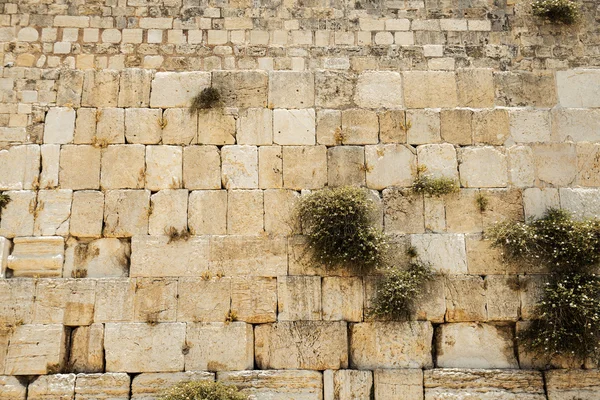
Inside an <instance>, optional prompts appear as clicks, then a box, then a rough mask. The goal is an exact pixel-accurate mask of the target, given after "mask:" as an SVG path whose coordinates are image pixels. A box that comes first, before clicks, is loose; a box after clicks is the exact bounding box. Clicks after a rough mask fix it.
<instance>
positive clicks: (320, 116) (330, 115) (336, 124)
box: [316, 110, 342, 146]
mask: <svg viewBox="0 0 600 400" xmlns="http://www.w3.org/2000/svg"><path fill="white" fill-rule="evenodd" d="M341 133H342V112H341V111H340V110H318V111H317V127H316V134H317V143H319V144H324V145H328V146H333V145H336V144H340V143H341V139H342V137H341Z"/></svg>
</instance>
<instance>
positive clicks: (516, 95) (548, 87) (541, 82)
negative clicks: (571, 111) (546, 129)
mask: <svg viewBox="0 0 600 400" xmlns="http://www.w3.org/2000/svg"><path fill="white" fill-rule="evenodd" d="M494 86H495V87H496V105H499V106H505V107H537V108H541V107H546V108H551V107H554V106H555V105H556V104H557V101H558V100H557V96H556V83H555V78H554V71H534V72H528V71H515V72H512V71H510V72H499V71H497V72H494Z"/></svg>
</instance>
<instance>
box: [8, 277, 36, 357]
mask: <svg viewBox="0 0 600 400" xmlns="http://www.w3.org/2000/svg"><path fill="white" fill-rule="evenodd" d="M0 289H1V290H0V320H2V321H4V323H5V324H6V325H16V324H17V323H23V324H30V323H31V322H32V321H33V305H34V297H35V282H34V281H33V280H31V279H9V280H6V279H2V280H0ZM3 328H4V327H3ZM7 328H8V327H7ZM4 332H5V334H6V335H8V331H4ZM5 337H6V345H8V336H5ZM0 354H2V352H0ZM3 356H4V354H2V357H3ZM2 357H0V360H3V358H2ZM0 366H2V363H0Z"/></svg>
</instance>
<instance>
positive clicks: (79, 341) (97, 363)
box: [69, 324, 104, 372]
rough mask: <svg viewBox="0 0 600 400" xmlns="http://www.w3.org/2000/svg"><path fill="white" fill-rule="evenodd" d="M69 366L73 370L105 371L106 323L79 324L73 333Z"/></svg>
mask: <svg viewBox="0 0 600 400" xmlns="http://www.w3.org/2000/svg"><path fill="white" fill-rule="evenodd" d="M69 366H70V367H71V368H70V370H71V371H72V372H102V371H104V325H103V324H92V325H89V326H78V327H77V328H75V329H74V330H73V332H72V333H71V349H70V351H69Z"/></svg>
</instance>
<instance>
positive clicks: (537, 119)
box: [509, 109, 551, 143]
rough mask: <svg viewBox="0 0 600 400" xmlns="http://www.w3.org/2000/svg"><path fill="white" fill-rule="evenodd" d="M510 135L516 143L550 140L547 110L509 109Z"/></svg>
mask: <svg viewBox="0 0 600 400" xmlns="http://www.w3.org/2000/svg"><path fill="white" fill-rule="evenodd" d="M509 123H510V137H511V138H512V139H513V140H514V141H515V142H517V143H535V142H547V141H550V132H551V124H550V113H549V111H548V110H529V109H513V110H510V111H509Z"/></svg>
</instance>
